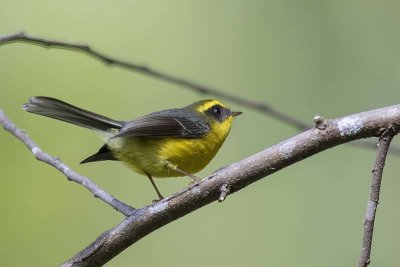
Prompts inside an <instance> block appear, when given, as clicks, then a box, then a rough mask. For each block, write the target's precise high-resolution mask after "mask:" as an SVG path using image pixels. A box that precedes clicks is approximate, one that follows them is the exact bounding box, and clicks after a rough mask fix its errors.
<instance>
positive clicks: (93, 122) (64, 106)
mask: <svg viewBox="0 0 400 267" xmlns="http://www.w3.org/2000/svg"><path fill="white" fill-rule="evenodd" d="M22 108H23V109H24V110H26V111H28V112H31V113H35V114H39V115H42V116H46V117H50V118H54V119H57V120H61V121H65V122H69V123H72V124H75V125H79V126H82V127H85V128H89V129H92V130H96V131H101V132H107V131H109V130H110V129H120V128H121V127H122V121H116V120H113V119H110V118H107V117H104V116H102V115H99V114H96V113H93V112H90V111H87V110H84V109H81V108H78V107H75V106H72V105H70V104H68V103H65V102H63V101H60V100H58V99H55V98H51V97H44V96H33V97H31V98H29V102H27V103H25V104H23V105H22Z"/></svg>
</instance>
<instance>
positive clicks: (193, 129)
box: [22, 96, 242, 200]
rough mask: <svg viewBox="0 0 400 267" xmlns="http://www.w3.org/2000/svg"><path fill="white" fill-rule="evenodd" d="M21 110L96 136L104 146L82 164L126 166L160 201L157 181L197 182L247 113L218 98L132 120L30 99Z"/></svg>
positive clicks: (43, 98)
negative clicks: (142, 177)
mask: <svg viewBox="0 0 400 267" xmlns="http://www.w3.org/2000/svg"><path fill="white" fill-rule="evenodd" d="M22 107H23V109H24V110H25V111H27V112H31V113H34V114H38V115H42V116H46V117H50V118H54V119H57V120H61V121H64V122H68V123H72V124H75V125H78V126H81V127H85V128H88V129H90V130H93V131H95V132H96V133H97V134H98V135H99V136H100V137H101V138H102V139H103V140H104V141H105V144H104V145H103V146H102V147H101V148H100V149H99V151H98V152H96V153H95V154H93V155H91V156H89V157H88V158H86V159H84V160H83V161H81V162H80V163H81V164H84V163H89V162H96V161H105V160H114V161H121V162H123V163H124V164H126V165H127V166H128V167H129V168H130V169H132V170H133V171H135V172H136V173H139V174H142V175H145V176H147V177H148V179H149V180H150V182H151V184H152V186H153V187H154V189H155V191H156V193H157V195H158V198H159V199H160V200H161V199H163V196H162V194H161V192H160V190H159V189H158V188H157V186H156V184H155V182H154V179H153V177H156V178H164V177H179V176H187V177H190V178H192V179H193V182H196V181H198V180H199V178H198V177H197V176H195V175H194V174H195V173H197V172H199V171H200V170H202V169H203V168H204V167H206V166H207V164H208V163H209V162H210V161H211V160H212V159H213V158H214V156H215V155H216V153H217V152H218V150H219V149H220V147H221V146H222V144H223V143H224V141H225V139H226V138H227V136H228V135H229V132H230V129H231V125H232V122H233V120H234V118H235V117H236V116H238V115H240V114H242V112H240V111H231V110H230V109H229V107H228V106H227V105H225V104H223V103H222V102H220V101H218V100H215V99H205V100H200V101H197V102H195V103H193V104H190V105H188V106H185V107H183V108H172V109H166V110H161V111H156V112H153V113H150V114H147V115H144V116H141V117H139V118H136V119H133V120H129V121H120V120H114V119H110V118H108V117H105V116H102V115H99V114H96V113H94V112H91V111H88V110H85V109H82V108H78V107H76V106H73V105H71V104H68V103H66V102H64V101H61V100H58V99H56V98H52V97H46V96H33V97H30V98H29V100H28V102H27V103H25V104H23V106H22Z"/></svg>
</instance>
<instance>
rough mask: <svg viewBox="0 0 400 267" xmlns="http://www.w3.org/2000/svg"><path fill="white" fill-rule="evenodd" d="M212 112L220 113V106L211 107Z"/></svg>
mask: <svg viewBox="0 0 400 267" xmlns="http://www.w3.org/2000/svg"><path fill="white" fill-rule="evenodd" d="M212 112H213V113H214V114H216V115H221V107H220V106H215V107H213V109H212Z"/></svg>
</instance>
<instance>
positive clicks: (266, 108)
mask: <svg viewBox="0 0 400 267" xmlns="http://www.w3.org/2000/svg"><path fill="white" fill-rule="evenodd" d="M13 42H25V43H30V44H35V45H39V46H44V47H47V48H59V49H66V50H72V51H76V52H81V53H85V54H87V55H89V56H91V57H93V58H95V59H97V60H100V61H101V62H103V63H105V64H107V65H115V66H118V67H121V68H125V69H128V70H130V71H135V72H139V73H142V74H144V75H147V76H150V77H153V78H156V79H160V80H163V81H166V82H169V83H172V84H176V85H179V86H182V87H185V88H187V89H190V90H193V91H195V92H197V93H200V94H204V95H212V96H216V97H220V98H223V99H226V100H228V101H230V102H231V103H236V104H239V105H242V106H244V107H247V108H250V109H253V110H256V111H259V112H261V113H262V114H265V115H268V116H271V117H273V118H275V119H277V120H279V121H282V122H284V123H286V124H288V125H290V126H292V127H295V128H297V129H299V130H303V131H304V130H307V129H309V128H311V125H309V124H307V123H304V122H303V121H301V120H299V119H296V118H295V117H292V116H290V115H288V114H286V113H284V112H281V111H279V110H277V109H275V108H273V107H272V106H271V105H268V104H266V103H262V102H257V101H254V100H250V99H246V98H243V97H239V96H235V95H234V94H230V93H225V92H223V91H221V90H219V89H216V88H213V87H210V86H205V85H202V84H199V83H195V82H192V81H189V80H187V79H184V78H180V77H177V76H174V75H171V74H168V73H166V72H162V71H159V70H156V69H154V68H150V67H148V66H145V65H141V64H137V63H132V62H127V61H123V60H119V59H116V58H113V57H110V56H107V55H105V54H103V53H101V52H98V51H97V50H95V49H93V48H92V47H90V46H89V45H86V44H79V43H72V42H65V41H58V40H51V39H45V38H40V37H36V36H31V35H28V34H26V33H24V32H18V33H13V34H9V35H4V36H0V46H1V45H3V44H8V43H13ZM353 145H356V146H359V147H367V148H375V146H374V144H371V143H370V142H367V141H364V140H362V141H358V142H355V143H353ZM391 152H392V153H393V154H397V155H400V148H398V147H394V146H392V148H391Z"/></svg>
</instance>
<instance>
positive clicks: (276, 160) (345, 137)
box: [61, 105, 400, 267]
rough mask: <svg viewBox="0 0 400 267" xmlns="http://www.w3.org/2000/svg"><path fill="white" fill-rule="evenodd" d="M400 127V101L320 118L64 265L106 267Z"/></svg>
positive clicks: (148, 211) (144, 213)
mask: <svg viewBox="0 0 400 267" xmlns="http://www.w3.org/2000/svg"><path fill="white" fill-rule="evenodd" d="M391 127H396V128H395V129H399V127H400V105H396V106H392V107H387V108H382V109H377V110H372V111H368V112H364V113H359V114H355V115H351V116H347V117H344V118H341V119H335V120H319V121H318V125H317V127H315V128H313V129H310V130H308V131H306V132H303V133H300V134H298V135H296V136H294V137H292V138H290V139H288V140H286V141H283V142H281V143H279V144H277V145H274V146H272V147H270V148H267V149H265V150H263V151H261V152H259V153H257V154H255V155H252V156H250V157H248V158H246V159H243V160H241V161H239V162H237V163H234V164H231V165H229V166H227V167H224V168H222V169H220V170H218V171H216V172H215V173H213V174H212V175H210V176H209V177H207V178H205V179H203V180H202V181H200V182H199V183H197V184H195V185H194V186H193V187H191V188H187V189H185V190H182V191H180V192H178V193H176V194H175V195H173V196H171V197H169V198H166V199H163V200H161V201H160V202H157V203H155V204H153V205H150V206H147V207H144V208H141V209H138V210H137V211H136V212H135V213H134V214H132V215H131V216H129V217H127V218H126V219H125V220H124V221H123V222H122V223H121V224H119V225H118V226H116V227H115V228H113V229H111V230H109V231H107V232H105V233H104V234H102V235H101V236H100V237H99V238H98V239H97V240H96V241H94V242H93V243H92V244H90V245H89V246H88V247H87V248H85V249H84V250H83V251H81V252H80V253H78V254H77V255H75V256H74V257H72V258H71V259H70V260H68V261H67V262H65V263H64V264H62V265H61V266H63V267H66V266H101V265H103V264H105V263H106V262H108V261H109V260H111V259H112V258H113V257H115V256H116V255H118V254H119V253H121V252H122V251H123V250H124V249H126V248H127V247H129V246H130V245H132V244H134V243H135V242H137V241H138V240H140V239H141V238H143V237H144V236H146V235H148V234H149V233H151V232H153V231H155V230H156V229H158V228H160V227H162V226H164V225H166V224H168V223H170V222H172V221H174V220H176V219H178V218H180V217H182V216H184V215H186V214H188V213H190V212H192V211H195V210H197V209H198V208H201V207H203V206H205V205H207V204H209V203H211V202H213V201H216V200H218V199H219V198H220V196H221V188H229V192H228V190H224V192H225V193H223V196H224V197H223V198H225V197H226V196H225V195H226V194H228V193H229V194H231V193H234V192H236V191H238V190H240V189H242V188H244V187H246V186H247V185H249V184H251V183H254V182H256V181H258V180H259V179H261V178H263V177H265V176H268V175H270V174H272V173H274V172H276V171H279V170H281V169H283V168H285V167H287V166H289V165H291V164H293V163H295V162H298V161H300V160H303V159H305V158H307V157H310V156H312V155H314V154H316V153H319V152H321V151H324V150H326V149H328V148H331V147H334V146H337V145H340V144H343V143H346V142H350V141H352V140H355V139H361V138H367V137H375V136H380V135H381V134H382V132H383V131H384V130H385V129H390V128H391Z"/></svg>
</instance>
